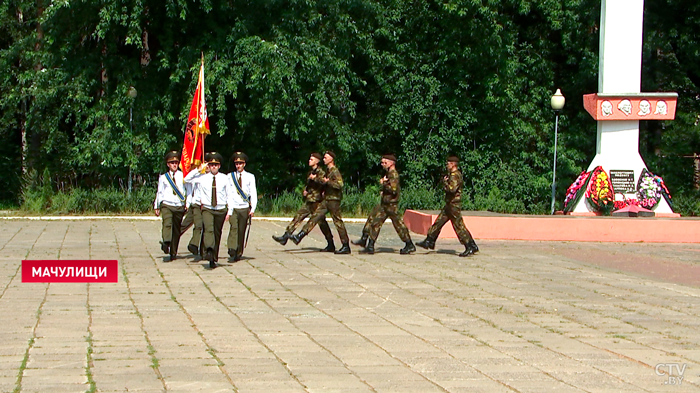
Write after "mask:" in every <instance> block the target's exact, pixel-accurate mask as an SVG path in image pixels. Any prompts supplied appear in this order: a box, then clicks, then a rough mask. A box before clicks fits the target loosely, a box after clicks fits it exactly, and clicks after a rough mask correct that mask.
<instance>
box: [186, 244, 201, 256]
mask: <svg viewBox="0 0 700 393" xmlns="http://www.w3.org/2000/svg"><path fill="white" fill-rule="evenodd" d="M187 251H189V252H191V253H192V255H195V256H197V255H199V249H198V248H197V246H195V245H194V244H188V245H187Z"/></svg>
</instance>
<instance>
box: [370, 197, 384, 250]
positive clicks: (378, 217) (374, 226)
mask: <svg viewBox="0 0 700 393" xmlns="http://www.w3.org/2000/svg"><path fill="white" fill-rule="evenodd" d="M377 206H378V207H379V208H378V209H377V208H375V209H373V210H372V213H373V215H372V216H371V218H372V222H371V223H370V226H369V240H372V243H374V242H376V241H377V238H378V237H379V231H380V230H381V229H382V225H384V221H386V218H387V212H386V209H384V206H381V205H377Z"/></svg>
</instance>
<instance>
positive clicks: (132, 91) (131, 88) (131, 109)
mask: <svg viewBox="0 0 700 393" xmlns="http://www.w3.org/2000/svg"><path fill="white" fill-rule="evenodd" d="M138 94H139V92H138V91H137V90H136V88H135V87H134V86H129V91H128V92H127V93H126V95H127V96H129V98H130V99H131V105H130V106H129V129H130V131H131V135H130V138H129V140H130V141H131V143H132V144H133V143H134V100H135V99H136V96H137V95H138ZM132 152H133V146H132ZM131 161H132V160H129V180H128V184H129V186H128V187H129V194H131V167H132V166H133V163H132V162H131Z"/></svg>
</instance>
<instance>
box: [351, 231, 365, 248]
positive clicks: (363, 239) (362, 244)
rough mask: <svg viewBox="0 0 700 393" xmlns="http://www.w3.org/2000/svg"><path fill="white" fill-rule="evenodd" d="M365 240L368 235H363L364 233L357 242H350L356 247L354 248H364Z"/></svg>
mask: <svg viewBox="0 0 700 393" xmlns="http://www.w3.org/2000/svg"><path fill="white" fill-rule="evenodd" d="M367 238H369V235H368V234H366V233H364V232H362V237H360V238H359V239H357V240H353V241H352V244H354V245H356V246H362V247H365V245H366V244H367Z"/></svg>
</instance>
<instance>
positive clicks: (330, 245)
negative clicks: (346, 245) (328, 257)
mask: <svg viewBox="0 0 700 393" xmlns="http://www.w3.org/2000/svg"><path fill="white" fill-rule="evenodd" d="M326 241H327V242H328V245H327V246H326V248H324V249H322V250H321V252H335V243H333V238H330V239H326Z"/></svg>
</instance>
